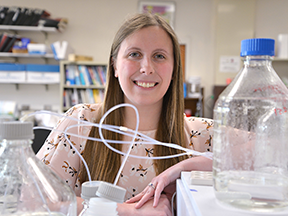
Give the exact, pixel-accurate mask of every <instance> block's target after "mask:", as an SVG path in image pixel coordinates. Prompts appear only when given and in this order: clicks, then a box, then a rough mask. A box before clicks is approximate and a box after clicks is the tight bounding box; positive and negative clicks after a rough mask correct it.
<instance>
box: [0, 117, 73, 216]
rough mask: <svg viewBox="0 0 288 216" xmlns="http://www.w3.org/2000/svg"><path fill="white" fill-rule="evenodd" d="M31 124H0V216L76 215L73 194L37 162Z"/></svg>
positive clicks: (44, 166) (46, 168)
mask: <svg viewBox="0 0 288 216" xmlns="http://www.w3.org/2000/svg"><path fill="white" fill-rule="evenodd" d="M33 137H34V134H33V124H32V123H31V122H14V121H12V122H2V123H0V172H1V174H0V215H2V216H6V215H17V216H19V215H25V216H31V215H37V216H46V215H47V216H48V215H49V216H60V215H61V216H63V215H69V216H76V214H77V203H76V196H75V193H74V192H73V191H72V190H71V188H70V187H69V186H68V185H67V184H66V183H65V182H63V181H62V180H61V179H60V178H59V177H58V176H57V175H56V174H54V173H53V172H52V171H51V170H50V169H49V168H48V167H47V166H46V165H45V164H44V163H43V162H42V161H40V160H38V159H37V158H36V156H35V154H34V152H33V150H32V147H31V143H32V141H31V139H33Z"/></svg>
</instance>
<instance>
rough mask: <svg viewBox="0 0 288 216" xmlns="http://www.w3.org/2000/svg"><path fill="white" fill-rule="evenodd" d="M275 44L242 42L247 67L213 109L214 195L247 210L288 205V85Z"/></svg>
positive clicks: (257, 40) (265, 40)
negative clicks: (275, 66) (279, 68)
mask: <svg viewBox="0 0 288 216" xmlns="http://www.w3.org/2000/svg"><path fill="white" fill-rule="evenodd" d="M274 44H275V41H274V40H273V39H269V38H254V39H246V40H243V41H242V42H241V57H243V60H244V64H243V67H242V69H241V70H240V71H239V73H238V74H237V75H236V77H235V78H234V79H233V81H232V82H231V83H230V84H229V85H228V86H227V87H226V88H225V90H224V91H223V92H222V93H221V94H220V96H219V98H218V100H217V101H216V103H215V106H214V111H213V112H214V120H215V121H214V136H213V153H214V155H213V178H214V192H215V196H216V198H217V199H218V200H219V201H220V203H222V204H224V205H228V206H234V207H236V208H241V209H246V210H249V211H257V212H274V211H276V210H277V211H278V210H282V209H284V208H285V207H287V206H288V172H287V165H288V118H287V115H288V113H287V110H288V90H287V88H286V86H285V85H284V83H283V82H282V81H281V79H280V78H279V76H278V75H277V73H276V72H275V70H274V69H273V66H272V60H273V56H274Z"/></svg>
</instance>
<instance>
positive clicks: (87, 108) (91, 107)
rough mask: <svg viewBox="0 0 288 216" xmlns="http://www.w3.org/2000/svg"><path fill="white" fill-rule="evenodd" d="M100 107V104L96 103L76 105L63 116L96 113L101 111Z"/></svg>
mask: <svg viewBox="0 0 288 216" xmlns="http://www.w3.org/2000/svg"><path fill="white" fill-rule="evenodd" d="M101 107H102V103H96V104H87V103H83V104H77V105H75V106H73V107H71V108H70V109H69V110H68V111H67V112H66V113H65V115H67V116H73V115H77V114H79V113H81V114H82V113H87V114H89V113H96V112H99V111H100V110H101Z"/></svg>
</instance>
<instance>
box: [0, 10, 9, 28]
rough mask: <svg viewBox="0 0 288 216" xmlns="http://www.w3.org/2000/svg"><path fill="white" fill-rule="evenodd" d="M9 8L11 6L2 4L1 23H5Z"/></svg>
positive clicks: (0, 11)
mask: <svg viewBox="0 0 288 216" xmlns="http://www.w3.org/2000/svg"><path fill="white" fill-rule="evenodd" d="M8 10H9V7H5V6H0V25H2V24H3V22H4V20H5V16H6V13H7V11H8Z"/></svg>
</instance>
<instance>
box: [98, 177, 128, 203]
mask: <svg viewBox="0 0 288 216" xmlns="http://www.w3.org/2000/svg"><path fill="white" fill-rule="evenodd" d="M125 194H126V190H125V189H124V188H122V187H119V186H117V185H113V184H111V183H108V182H101V183H100V185H99V188H98V190H97V192H96V195H97V196H99V197H102V198H105V199H108V200H111V201H114V202H117V203H123V202H124V197H125Z"/></svg>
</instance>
